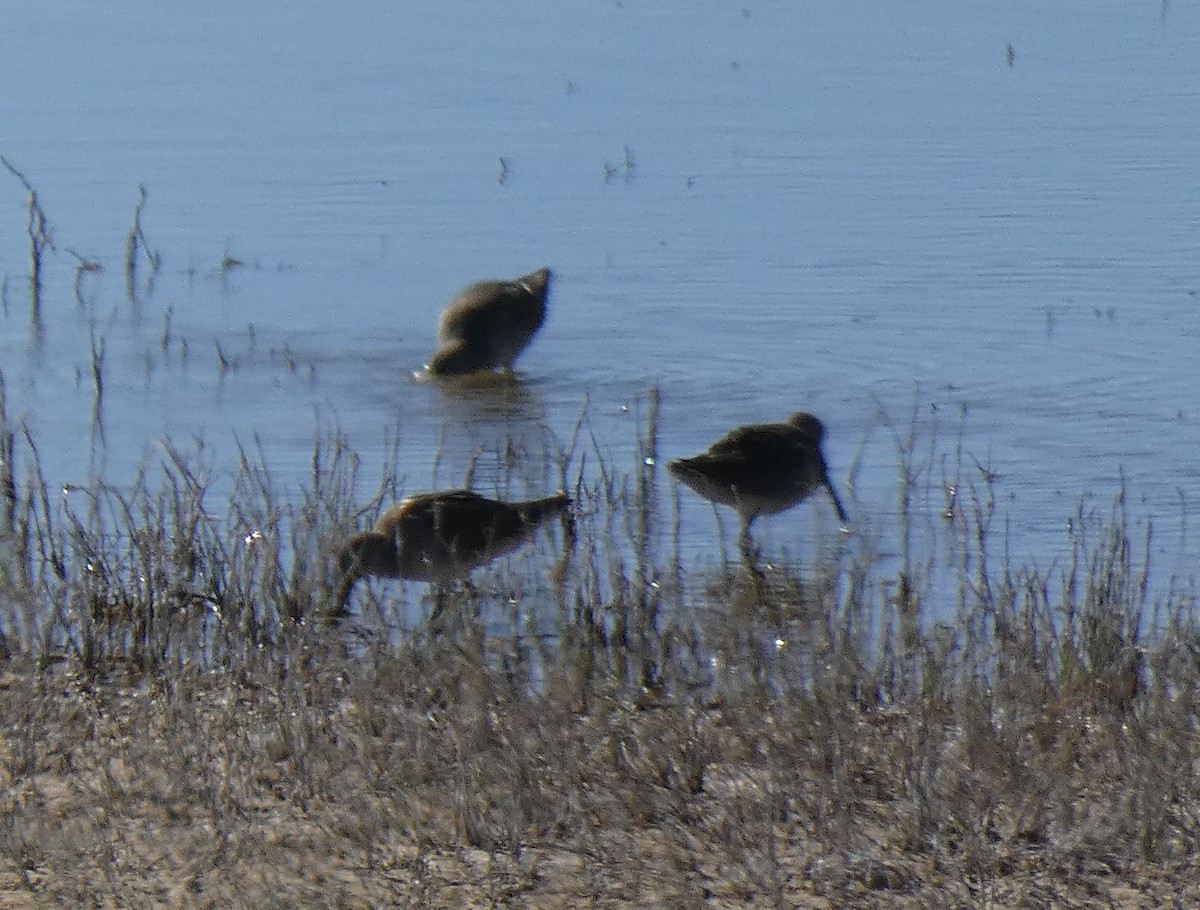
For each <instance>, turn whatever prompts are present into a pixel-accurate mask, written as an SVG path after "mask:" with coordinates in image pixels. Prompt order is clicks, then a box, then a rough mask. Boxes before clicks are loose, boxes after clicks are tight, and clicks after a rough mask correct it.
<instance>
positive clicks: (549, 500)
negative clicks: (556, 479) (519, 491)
mask: <svg viewBox="0 0 1200 910" xmlns="http://www.w3.org/2000/svg"><path fill="white" fill-rule="evenodd" d="M515 505H516V508H517V511H518V512H519V513H520V515H521V521H523V522H525V524H527V525H539V524H541V523H542V522H543V521H545V520H546V519H547V518H552V517H554V516H555V515H559V514H561V513H563V512H565V511H567V510H568V509H570V508H571V499H570V497H569V496H567V494H566V493H556V494H555V495H554V496H547V497H545V498H544V499H530V500H528V501H526V502H519V503H516V504H515Z"/></svg>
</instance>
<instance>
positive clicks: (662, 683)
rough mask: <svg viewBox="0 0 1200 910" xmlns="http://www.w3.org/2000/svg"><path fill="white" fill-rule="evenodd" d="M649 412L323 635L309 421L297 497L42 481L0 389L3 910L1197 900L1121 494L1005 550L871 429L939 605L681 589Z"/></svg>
mask: <svg viewBox="0 0 1200 910" xmlns="http://www.w3.org/2000/svg"><path fill="white" fill-rule="evenodd" d="M0 405H2V394H0ZM653 422H654V402H653V400H652V401H651V405H650V413H649V419H648V429H647V431H646V434H645V437H644V438H643V439H641V440H639V441H638V443H637V445H636V447H635V452H634V453H633V454H632V457H631V459H630V461H631V463H632V464H633V465H635V467H634V469H633V470H632V473H629V474H625V473H622V472H620V471H618V470H617V469H616V468H615V467H614V466H612V465H610V464H605V463H604V462H603V460H602V459H600V453H599V452H598V451H592V452H590V453H589V458H587V459H584V458H581V457H580V456H579V453H577V452H575V451H574V449H572V451H571V452H566V453H562V454H561V457H560V459H559V464H560V470H561V474H562V479H563V481H565V483H566V485H568V486H570V487H571V489H572V495H573V497H574V498H575V499H576V501H577V503H578V506H579V507H578V514H577V516H576V521H575V523H574V524H573V525H568V526H564V528H563V529H562V531H561V532H557V533H556V534H555V535H553V541H552V542H551V543H549V544H547V545H545V546H543V547H541V548H538V549H534V550H532V551H530V552H527V553H525V554H523V555H522V556H520V557H514V558H513V559H512V560H510V561H509V563H507V564H506V565H502V566H499V567H497V568H496V569H495V570H494V571H492V572H487V573H481V574H480V577H479V578H478V579H477V585H476V586H475V587H474V588H471V589H463V590H461V591H459V592H457V593H456V594H455V595H454V598H453V607H454V609H452V610H449V611H447V614H446V615H445V616H444V617H443V619H444V620H445V621H444V622H440V623H438V624H437V625H436V627H435V628H428V627H425V626H424V625H420V624H416V625H414V624H412V623H409V622H407V621H406V620H405V619H404V616H405V615H406V614H405V611H404V609H402V608H403V607H405V606H412V603H411V601H412V600H414V599H416V598H417V597H419V594H418V591H419V588H418V586H409V587H408V588H407V589H402V588H401V586H400V585H399V584H395V583H393V584H390V585H389V584H386V583H375V584H373V585H370V586H368V587H367V588H366V589H364V590H363V591H361V592H360V593H359V596H358V597H357V604H358V614H357V620H356V621H355V622H352V623H347V624H343V625H338V626H330V625H328V624H327V623H325V622H323V621H321V618H320V617H321V616H322V613H323V610H324V608H325V607H327V605H328V603H327V602H328V598H329V589H330V579H329V577H328V568H329V565H328V563H329V554H330V553H331V552H332V549H333V547H334V545H335V543H336V541H337V540H339V539H340V537H341V535H343V534H345V533H346V532H347V531H348V530H349V529H351V527H353V526H354V524H355V516H356V513H355V511H354V506H355V504H354V503H352V502H351V491H352V490H353V489H354V485H355V477H354V473H355V466H356V464H357V462H356V459H354V458H353V457H351V454H350V453H349V452H347V451H346V449H345V447H344V446H343V445H342V444H341V443H340V441H339V440H338V439H337V438H336V437H334V438H325V439H321V440H319V441H318V442H317V443H316V444H315V446H314V451H313V461H312V465H313V466H312V472H311V476H310V479H309V483H308V484H307V488H306V489H305V490H303V491H300V492H298V493H294V492H285V491H283V490H281V489H279V487H278V485H277V484H276V483H275V482H274V481H273V479H272V477H271V476H270V473H269V472H268V471H267V469H266V467H265V465H264V463H263V460H262V459H261V457H259V456H257V455H255V454H254V453H244V454H243V456H242V458H241V461H240V466H239V468H238V470H237V472H236V474H235V476H234V477H233V478H232V479H231V480H229V479H228V478H225V480H227V481H229V482H227V483H226V484H225V485H226V486H227V487H228V488H229V489H230V491H231V492H230V493H229V494H228V497H227V498H226V500H225V501H221V502H219V503H218V502H214V501H213V500H214V499H215V494H214V492H213V489H214V486H215V481H214V479H213V476H212V475H213V471H212V469H211V468H210V467H209V466H207V464H206V461H205V457H206V456H205V452H204V451H203V449H201V448H198V449H197V450H196V451H194V452H188V453H185V452H181V451H178V450H176V449H174V448H170V447H167V448H165V449H164V450H162V451H161V452H160V453H158V454H157V455H156V456H155V457H154V458H148V459H147V462H146V464H145V465H144V467H143V469H142V470H141V471H140V472H139V473H138V475H137V477H136V478H135V479H134V480H133V481H132V483H131V484H130V485H129V486H128V488H125V489H121V490H117V489H114V488H112V487H108V486H102V485H97V486H95V487H94V488H91V489H86V490H82V489H81V490H74V491H71V492H70V493H69V494H68V495H66V496H56V495H52V494H51V491H49V490H48V489H47V485H46V483H45V481H44V479H43V478H42V475H41V472H40V469H39V467H38V460H37V450H36V445H35V443H34V441H33V440H32V439H30V438H29V437H28V434H25V433H22V432H21V431H20V430H19V428H15V427H13V426H11V425H9V423H8V422H7V420H6V419H4V416H3V413H2V412H0V464H2V465H3V466H4V470H3V472H0V473H2V476H0V506H2V507H3V508H0V594H2V595H3V603H4V605H5V612H4V614H3V616H2V617H0V630H2V631H3V635H4V641H3V646H4V650H5V653H6V657H5V663H4V671H3V675H2V677H0V710H2V712H3V716H4V717H5V718H6V720H7V723H6V725H5V727H4V736H3V739H2V740H0V757H2V761H0V769H2V771H0V773H2V774H3V777H2V779H0V908H8V907H51V906H53V907H58V906H92V907H189V908H194V907H231V906H233V907H275V906H279V907H284V906H287V907H292V906H313V907H376V906H413V907H494V906H504V907H507V906H516V907H531V908H543V907H544V908H552V907H574V906H601V907H635V906H665V907H681V908H682V907H689V908H690V907H697V906H712V907H734V906H737V907H744V906H772V907H804V908H818V907H902V908H903V907H913V908H916V907H930V906H937V907H952V908H953V907H980V908H982V907H1006V908H1007V907H1012V908H1017V907H1031V908H1032V907H1046V906H1051V905H1053V906H1061V907H1114V906H1115V907H1129V908H1133V907H1162V906H1176V907H1191V906H1197V905H1200V873H1198V872H1196V871H1194V870H1195V862H1194V855H1195V853H1196V850H1197V846H1198V832H1200V776H1198V774H1197V770H1196V768H1197V758H1198V755H1197V748H1198V745H1200V740H1198V737H1197V729H1196V717H1197V694H1198V692H1200V636H1198V635H1197V628H1196V624H1195V609H1194V607H1195V604H1194V597H1193V595H1192V594H1191V593H1190V592H1191V590H1192V589H1191V587H1189V586H1184V585H1176V586H1175V587H1174V588H1173V589H1172V590H1171V591H1169V592H1168V593H1167V594H1166V595H1164V596H1163V597H1162V598H1160V599H1159V600H1157V601H1155V602H1153V603H1151V595H1150V593H1149V584H1148V581H1147V579H1148V574H1149V573H1148V566H1147V562H1146V557H1145V556H1144V555H1139V554H1144V553H1147V552H1149V540H1148V537H1147V539H1146V540H1142V541H1137V542H1135V541H1133V540H1131V539H1130V535H1129V530H1128V521H1127V519H1126V516H1125V512H1124V501H1123V497H1122V496H1121V495H1120V493H1118V495H1117V497H1116V499H1115V501H1114V505H1113V509H1112V512H1111V513H1110V514H1108V515H1104V516H1095V515H1085V514H1082V512H1081V514H1080V515H1078V516H1077V518H1076V528H1077V531H1076V534H1075V536H1074V538H1073V548H1072V550H1071V552H1069V553H1067V554H1062V557H1061V559H1059V560H1058V565H1060V566H1061V568H1059V569H1056V570H1054V571H1047V572H1042V571H1039V570H1037V569H1034V568H1028V567H1020V566H1012V565H1009V564H1008V563H1007V561H1006V560H1004V559H1003V558H1001V557H999V556H998V555H997V554H995V553H993V552H992V550H991V547H992V544H991V541H992V538H993V537H994V536H995V535H994V533H993V531H992V530H991V528H990V523H991V521H992V520H993V514H994V505H993V500H992V493H991V488H990V480H989V477H988V475H987V474H986V473H985V472H982V471H980V472H976V473H974V474H972V472H969V471H963V470H961V469H960V470H958V471H957V473H956V475H955V476H954V477H953V479H952V483H950V482H945V481H943V480H939V481H938V482H937V483H933V482H932V481H931V480H930V479H929V476H928V475H929V471H928V469H924V468H921V467H920V465H919V464H917V462H919V461H921V459H916V458H913V457H912V454H913V452H915V451H916V450H917V447H916V445H915V443H914V440H913V439H912V438H911V437H910V438H908V439H907V440H905V439H898V445H899V446H900V449H901V456H902V458H901V460H902V462H903V463H904V464H905V465H906V466H907V468H906V471H905V484H904V487H903V489H902V490H901V491H900V496H899V498H900V500H901V501H902V502H903V503H908V502H909V501H910V494H911V492H912V490H913V489H914V488H915V486H921V485H924V486H923V488H924V489H925V491H926V493H929V491H931V490H932V491H934V492H937V491H940V490H943V489H945V490H949V489H951V487H953V495H948V496H947V507H946V518H945V523H944V525H943V526H942V529H941V532H940V533H941V539H942V543H943V544H944V546H945V550H946V553H947V554H949V555H948V556H946V560H947V561H948V562H949V564H950V565H951V566H952V567H953V569H954V572H953V573H952V575H951V576H950V577H953V578H957V579H958V581H957V583H956V585H955V588H954V590H951V591H944V590H938V589H936V588H937V584H938V582H937V581H935V577H936V578H943V577H946V573H941V574H940V575H939V574H937V573H933V572H931V571H929V569H928V566H929V565H930V563H929V561H928V559H927V558H926V557H925V556H923V555H922V554H920V553H917V552H916V547H915V545H910V544H908V543H906V544H905V551H904V555H903V558H902V559H901V561H900V565H899V567H898V568H897V567H896V566H894V565H893V566H891V568H887V566H888V564H887V563H886V561H884V560H881V559H879V558H878V557H876V556H874V555H872V554H871V553H869V552H868V551H867V550H866V548H865V547H864V546H851V545H846V544H844V545H842V546H841V547H840V548H839V547H838V546H837V545H836V544H832V543H831V545H830V546H829V547H827V548H826V549H827V550H828V551H830V552H831V553H832V555H830V556H829V557H828V558H826V559H824V560H823V561H822V562H820V563H819V564H818V566H817V567H816V568H812V567H805V568H804V571H803V572H801V571H800V569H799V568H797V567H795V566H791V567H787V566H772V567H770V568H769V569H766V570H764V571H763V573H762V577H761V578H760V579H759V580H758V581H757V583H755V584H752V583H751V582H750V580H749V579H748V577H747V576H746V574H745V573H744V572H743V570H742V569H741V568H739V567H731V568H729V569H727V570H713V571H712V572H710V573H708V574H706V575H705V576H704V577H692V576H693V575H694V573H692V572H689V571H685V570H684V569H683V567H682V566H681V565H680V564H679V558H678V556H677V555H676V554H677V553H678V546H677V543H676V542H675V541H674V540H673V535H672V533H671V528H670V527H669V526H668V523H667V522H665V521H664V520H663V518H662V517H661V515H662V514H663V512H664V511H666V510H665V509H664V508H663V507H662V504H661V502H660V499H661V498H662V493H663V491H662V490H659V489H658V486H657V485H658V483H659V478H658V474H657V471H658V469H657V467H655V463H656V461H657V459H656V458H655V457H654V455H655V440H654V432H653ZM584 436H586V433H581V434H577V439H578V438H583V437H584ZM597 460H599V461H600V464H599V466H598V467H595V468H589V474H588V475H587V476H585V473H584V471H583V469H582V468H581V467H580V466H581V465H582V464H583V463H584V462H586V463H587V464H589V465H593V466H594V465H596V462H597ZM928 463H933V460H932V459H930V460H929V461H928ZM572 472H574V473H573V474H572ZM384 474H385V477H389V478H390V477H391V476H392V474H394V472H388V471H386V470H385V472H384ZM395 486H396V485H395V484H394V483H393V482H392V481H391V480H390V479H389V480H386V481H385V482H384V483H383V484H382V485H381V487H380V492H379V496H378V497H377V502H376V503H375V505H374V506H373V508H375V507H377V506H378V504H379V503H380V502H384V501H387V500H388V499H390V498H392V497H393V496H394V494H395V492H396V489H395ZM904 514H905V520H906V521H907V520H908V515H909V514H910V512H909V508H908V507H906V509H905V511H904ZM366 517H369V516H366ZM904 537H905V540H906V541H907V540H908V535H904ZM559 553H561V554H562V555H561V556H557V555H552V554H559ZM664 554H669V555H664ZM1180 592H1186V593H1180ZM934 604H938V605H940V609H941V613H940V614H939V615H942V616H950V617H952V620H949V621H940V622H934V621H931V620H930V619H928V618H927V616H928V615H929V614H930V612H931V608H932V605H934ZM947 605H949V606H947ZM417 606H421V604H420V603H418V604H417ZM1152 608H1153V609H1152ZM1148 612H1150V613H1151V614H1152V615H1149V616H1148V615H1147V613H1148Z"/></svg>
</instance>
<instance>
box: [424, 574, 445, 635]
mask: <svg viewBox="0 0 1200 910" xmlns="http://www.w3.org/2000/svg"><path fill="white" fill-rule="evenodd" d="M429 587H430V588H431V589H432V591H431V593H432V594H433V609H432V610H430V611H429V620H428V621H427V622H426V625H427V626H428V627H429V628H431V629H432V628H433V624H434V623H436V622H437V621H438V619H439V618H441V615H442V613H444V612H445V610H446V600H447V598H446V587H445V585H442V584H439V583H438V582H436V581H435V582H433V583H432V584H430V586H429Z"/></svg>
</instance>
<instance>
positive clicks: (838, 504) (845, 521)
mask: <svg viewBox="0 0 1200 910" xmlns="http://www.w3.org/2000/svg"><path fill="white" fill-rule="evenodd" d="M825 489H826V490H828V491H829V498H830V499H832V500H833V507H834V509H836V510H837V516H838V521H840V522H841V523H842V527H843V528H844V529H846V530H849V529H850V516H848V515H847V514H846V508H845V506H843V505H842V500H841V499H840V498H839V497H838V494H837V490H835V489H834V488H833V484H832V483H831V482H830V480H829V475H828V473H827V474H826V475H825Z"/></svg>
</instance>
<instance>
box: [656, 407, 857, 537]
mask: <svg viewBox="0 0 1200 910" xmlns="http://www.w3.org/2000/svg"><path fill="white" fill-rule="evenodd" d="M824 437H825V425H824V424H823V423H821V421H820V420H818V419H817V418H816V417H814V416H813V415H812V414H807V413H804V412H798V413H796V414H792V415H791V416H790V417H789V418H788V419H787V420H786V421H785V422H784V423H760V424H750V425H748V426H743V427H737V428H735V429H733V430H730V431H729V432H728V433H726V434H725V435H724V436H722V437H721V438H720V439H718V440H717V441H716V442H714V443H713V444H712V445H711V446H709V447H708V449H707V450H705V451H703V452H701V453H700V454H699V455H693V456H691V457H690V458H678V459H676V460H675V461H672V462H671V463H670V464H668V465H667V470H669V471H670V472H671V474H672V475H674V477H675V478H676V479H677V480H679V481H681V482H682V483H685V484H687V485H688V486H689V487H691V488H692V489H693V490H695V491H696V492H697V493H699V494H700V495H701V496H703V497H704V498H705V499H709V500H711V501H713V502H715V503H720V504H721V505H726V506H731V507H733V508H734V509H735V510H736V511H737V513H738V514H739V515H740V516H741V518H742V534H741V537H740V542H741V546H742V553H743V555H744V556H746V557H749V555H750V525H751V524H752V523H753V521H754V519H756V518H757V517H758V516H759V515H774V514H776V513H778V512H782V511H784V510H785V509H790V508H791V507H792V506H794V505H796V504H797V503H799V502H801V501H802V500H804V499H806V498H808V496H810V495H811V494H812V492H813V491H814V490H816V489H817V488H818V487H824V488H825V489H826V490H828V491H829V496H830V498H831V499H832V500H833V507H834V509H836V510H837V515H838V520H839V521H841V523H842V524H843V525H846V524H847V523H848V519H847V517H846V510H845V509H844V508H843V507H842V501H841V500H840V499H838V495H837V492H836V491H835V490H834V489H833V484H831V483H830V482H829V470H828V468H827V467H826V466H825V456H824V455H823V454H822V453H821V440H822V439H823V438H824Z"/></svg>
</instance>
